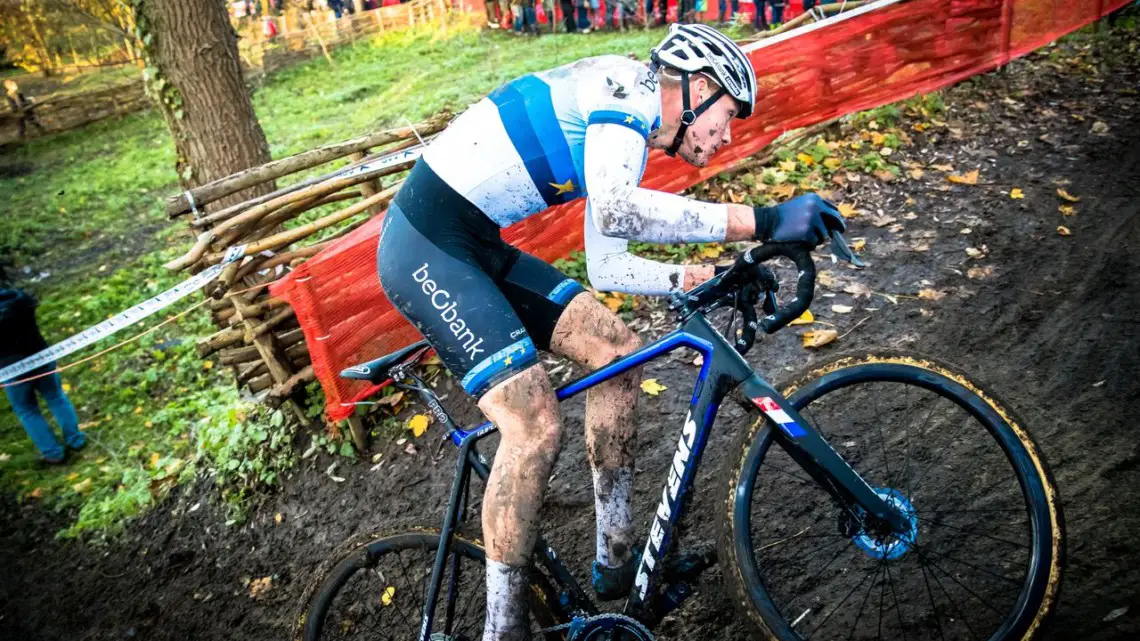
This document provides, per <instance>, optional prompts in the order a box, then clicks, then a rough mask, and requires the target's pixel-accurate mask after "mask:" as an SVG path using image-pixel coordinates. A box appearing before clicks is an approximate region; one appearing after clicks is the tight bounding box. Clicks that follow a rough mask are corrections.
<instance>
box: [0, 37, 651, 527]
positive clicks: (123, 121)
mask: <svg viewBox="0 0 1140 641" xmlns="http://www.w3.org/2000/svg"><path fill="white" fill-rule="evenodd" d="M660 37H661V32H660V31H659V30H658V31H649V32H641V31H637V32H633V33H631V34H623V35H610V34H605V35H602V34H599V35H594V36H589V37H582V36H571V35H559V36H546V37H543V38H539V39H537V40H532V39H520V38H514V37H512V36H509V35H505V34H501V33H483V32H479V31H474V30H470V29H466V30H463V29H456V28H454V27H453V28H452V30H451V33H450V35H449V37H447V38H442V37H439V36H438V34H437V33H435V32H433V31H432V30H430V29H419V30H413V31H407V32H401V33H390V34H385V35H382V36H379V37H376V38H374V39H371V40H367V41H361V42H359V43H358V44H356V45H352V46H346V47H343V48H340V49H337V50H335V51H334V52H333V57H334V60H335V62H336V66H335V68H331V69H330V67H329V65H328V63H327V62H326V61H325V60H324V59H323V58H316V59H313V60H310V61H307V62H304V63H301V64H298V65H297V66H295V67H292V68H290V69H286V70H282V71H280V72H278V73H276V74H273V75H272V76H270V77H268V78H266V79H265V81H264V83H263V84H262V86H261V88H259V89H258V90H257V91H256V93H255V94H254V106H255V108H256V110H257V113H258V117H259V118H260V121H261V123H262V126H263V128H264V130H265V132H266V136H267V137H268V139H269V142H270V147H271V150H272V154H273V156H274V157H281V156H284V155H288V154H292V153H297V152H300V151H304V150H306V149H309V148H312V147H315V146H318V145H322V144H326V143H330V142H335V141H338V140H342V139H345V138H350V137H353V136H357V135H360V134H362V133H365V132H367V131H371V130H374V129H378V128H383V127H387V126H391V125H402V124H404V122H405V121H411V122H416V121H418V120H422V119H423V118H425V117H426V116H428V115H430V114H432V113H435V112H436V111H438V110H439V109H441V108H445V107H447V108H450V109H452V110H453V111H456V112H458V111H461V110H462V109H463V108H465V106H466V105H468V104H470V103H473V102H475V101H476V100H478V99H479V98H481V97H482V96H483V95H485V94H486V93H488V92H489V91H490V90H491V89H493V88H494V87H495V86H497V85H498V84H500V83H502V82H503V81H505V80H508V79H510V78H513V77H515V76H518V75H521V74H523V73H526V72H528V71H534V70H539V69H544V68H549V67H552V66H555V65H558V64H562V63H565V62H569V61H572V60H575V59H578V58H582V57H586V56H590V55H598V54H603V53H618V54H625V53H630V52H633V53H638V54H640V55H641V56H642V57H644V56H645V54H646V53H647V52H648V50H649V47H650V46H651V45H652V44H654V43H656V42H657V41H658V40H659V39H660ZM175 190H176V176H175V173H174V150H173V145H172V144H171V141H170V137H169V135H168V133H167V131H166V128H165V126H164V124H163V122H162V119H161V117H160V116H159V115H158V114H157V113H156V112H153V111H151V112H146V113H141V114H135V115H132V116H128V117H123V118H117V119H112V120H106V121H102V122H100V123H97V124H95V125H92V126H88V127H85V128H83V129H80V130H76V131H72V132H67V133H63V134H59V135H55V136H51V137H48V138H44V139H40V140H35V141H33V142H31V143H29V144H27V145H24V146H22V147H20V148H18V149H15V150H8V151H6V152H3V155H2V156H0V211H3V212H4V214H3V215H4V224H3V225H0V257H3V259H4V261H5V262H8V263H10V264H13V265H14V266H15V267H16V273H17V274H23V273H24V270H25V268H27V270H28V273H29V274H31V275H35V274H40V273H43V272H46V273H48V274H50V275H49V276H48V277H46V278H44V279H41V280H39V281H38V282H35V283H31V282H28V281H24V282H22V283H20V286H21V287H24V288H26V289H29V290H31V291H32V292H33V293H34V294H35V295H36V296H37V298H39V299H40V301H41V307H40V310H39V314H38V317H39V322H40V325H41V328H42V330H43V332H44V334H45V336H46V338H47V339H48V341H49V342H56V341H59V340H61V339H63V338H65V337H67V336H69V335H71V334H73V333H75V332H77V331H80V330H82V329H83V328H85V327H88V326H90V325H92V324H94V323H96V322H98V321H100V320H102V319H104V318H106V317H107V316H109V315H112V314H115V313H117V312H119V311H121V310H123V309H125V308H126V307H128V306H130V305H132V304H134V303H137V302H139V301H140V300H143V299H145V298H148V297H150V296H153V295H155V294H156V293H158V292H159V291H162V290H163V289H165V288H167V287H169V286H171V285H173V284H174V283H176V282H178V281H180V280H182V279H183V278H184V277H185V274H171V273H168V272H167V271H166V270H164V269H163V268H162V266H161V265H162V263H163V262H165V261H167V260H170V259H171V258H173V257H175V256H177V255H179V254H180V253H181V252H182V251H185V249H186V248H187V247H188V245H189V236H188V234H187V232H186V231H185V224H184V222H181V221H180V222H176V223H171V222H169V221H167V220H166V219H165V216H164V214H163V212H162V206H161V200H162V198H163V197H164V196H166V195H169V194H171V193H174V191H175ZM191 300H193V299H191ZM189 304H190V303H189V302H183V303H180V304H179V305H177V306H176V307H174V308H171V309H170V310H168V312H167V313H173V312H175V311H178V310H181V309H184V308H185V307H186V306H187V305H189ZM167 313H163V314H162V315H160V316H156V317H154V320H151V321H150V322H149V324H146V323H144V324H142V325H139V326H136V327H133V328H131V329H130V330H127V331H126V332H124V333H123V334H121V335H120V336H119V337H117V338H123V337H126V336H128V335H130V334H131V333H133V332H137V331H139V330H141V329H142V328H144V327H148V326H152V325H153V323H154V322H157V319H159V318H163V317H165V316H166V315H167ZM211 331H212V329H211V327H210V325H209V322H208V320H207V319H206V315H205V314H204V313H200V312H199V313H192V314H190V315H189V316H187V317H186V318H184V319H183V320H182V321H180V322H179V323H178V324H176V325H171V326H167V327H164V328H162V329H160V330H159V331H157V332H156V333H154V334H152V335H150V336H147V337H144V338H143V339H141V340H140V341H138V342H137V343H133V344H131V345H129V346H127V347H125V348H123V349H120V350H118V351H115V352H112V353H111V354H109V355H107V356H105V357H102V358H100V359H99V360H97V361H95V362H93V363H91V364H87V365H82V366H80V367H77V368H74V369H71V370H69V371H67V372H65V373H64V377H63V378H64V381H65V383H66V384H67V385H68V387H69V388H70V392H69V395H70V397H71V399H72V401H73V402H74V404H75V406H76V409H77V410H78V413H79V417H80V422H81V424H82V425H83V429H84V430H85V431H86V432H87V433H88V435H89V436H90V437H91V438H90V445H89V446H88V448H87V450H85V451H84V452H83V453H82V455H81V456H79V457H77V460H75V461H74V462H72V463H70V464H69V465H68V466H66V467H62V468H43V467H40V466H39V465H37V463H36V460H37V458H38V456H37V453H36V452H35V449H34V448H33V446H32V444H31V442H30V441H29V440H28V439H27V437H26V436H25V435H24V433H23V429H22V428H21V426H20V425H19V423H18V422H17V421H16V419H15V416H14V415H13V414H12V412H11V409H10V407H9V406H8V403H7V399H0V491H2V492H8V493H10V494H14V495H15V496H17V497H18V499H19V500H21V501H39V502H40V503H41V504H42V505H43V506H45V507H48V508H50V509H55V510H62V511H65V512H66V513H67V514H68V516H69V520H70V525H69V526H68V527H67V528H66V529H65V530H64V531H63V533H62V534H63V535H65V536H92V535H96V534H98V533H107V532H114V531H116V530H118V529H119V528H121V527H122V525H123V523H124V521H125V520H126V519H128V518H129V517H132V516H135V515H137V514H140V513H142V512H143V511H145V510H146V509H147V508H148V507H149V506H151V505H153V504H154V503H155V502H156V501H157V500H158V499H160V498H161V497H162V496H163V495H164V494H165V493H166V492H167V491H169V489H170V488H171V487H173V486H174V485H176V484H177V483H179V482H185V481H187V480H189V479H191V478H193V477H194V476H195V474H197V473H204V472H205V473H212V474H215V475H217V477H218V480H219V481H220V485H221V486H222V487H223V492H224V494H225V496H226V498H228V499H229V500H230V501H231V504H233V505H235V506H238V507H239V508H240V506H241V505H243V504H244V503H245V501H246V500H247V499H248V497H249V496H250V494H251V492H256V490H257V489H258V488H261V487H264V486H265V485H269V484H272V483H273V482H274V481H275V480H276V478H277V476H278V475H279V474H280V472H281V471H282V470H284V469H285V468H287V467H288V465H289V464H290V462H291V461H292V454H291V451H290V449H289V447H288V443H287V442H286V441H287V440H288V439H287V438H285V436H286V435H287V432H286V431H284V428H283V427H282V424H281V422H280V421H281V417H280V415H279V414H274V413H266V412H265V411H264V410H260V409H257V408H253V407H250V406H248V405H246V404H244V403H243V402H242V401H241V400H240V399H239V395H238V392H237V391H236V390H235V389H234V387H233V383H232V378H231V375H230V372H228V371H223V370H222V368H218V367H211V368H207V367H206V366H205V364H204V363H203V362H202V361H200V360H198V359H197V358H196V357H195V356H194V354H193V342H194V340H195V339H196V338H197V337H199V336H202V335H205V334H208V333H209V332H211ZM110 342H111V341H108V343H110ZM105 346H106V345H105V344H102V345H100V346H99V347H105ZM93 351H94V349H89V350H87V352H85V353H91V352H93ZM81 355H82V354H80V355H75V356H71V357H68V358H66V359H64V361H65V362H71V361H73V360H75V359H76V358H78V357H80V356H81ZM329 447H332V446H331V445H330V446H329Z"/></svg>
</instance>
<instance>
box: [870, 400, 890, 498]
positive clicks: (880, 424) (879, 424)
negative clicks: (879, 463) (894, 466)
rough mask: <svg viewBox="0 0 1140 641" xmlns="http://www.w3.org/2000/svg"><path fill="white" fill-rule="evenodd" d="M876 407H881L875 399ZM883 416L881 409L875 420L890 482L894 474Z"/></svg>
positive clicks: (887, 479)
mask: <svg viewBox="0 0 1140 641" xmlns="http://www.w3.org/2000/svg"><path fill="white" fill-rule="evenodd" d="M875 407H876V408H878V407H879V402H878V401H875ZM882 416H883V412H882V411H881V410H880V411H879V413H878V414H876V415H875V419H874V420H875V428H876V429H877V430H878V432H879V441H880V443H879V449H881V450H882V452H883V467H884V468H886V470H887V476H886V482H887V483H890V480H891V476H892V474H891V461H890V459H888V458H887V437H886V436H885V435H884V434H883V422H882V421H881V420H880V419H881V418H882Z"/></svg>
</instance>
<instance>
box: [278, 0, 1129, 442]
mask: <svg viewBox="0 0 1140 641" xmlns="http://www.w3.org/2000/svg"><path fill="white" fill-rule="evenodd" d="M1128 1H1129V0H911V1H909V2H901V3H897V4H891V5H888V6H884V7H882V8H877V9H874V10H873V11H869V12H867V13H865V14H863V15H859V16H857V17H854V18H850V19H847V20H843V21H839V22H836V23H834V24H829V25H826V26H822V27H820V28H818V29H814V30H811V31H809V32H807V33H803V34H801V35H797V36H795V37H789V38H786V39H781V38H776V39H775V40H777V41H776V42H763V41H762V42H761V43H757V44H754V45H750V46H749V47H748V50H749V55H750V57H751V58H752V63H753V65H754V66H755V68H756V72H757V76H758V78H759V81H760V93H759V101H758V102H759V104H758V105H757V107H756V110H755V114H756V115H754V116H753V117H752V118H749V119H748V120H746V121H743V122H741V123H738V124H734V125H733V142H732V144H731V145H729V146H728V147H726V148H724V149H723V150H722V151H721V152H720V153H719V155H718V156H717V158H716V164H715V165H712V166H709V167H706V168H704V169H698V168H696V167H692V166H689V165H687V164H685V163H684V162H683V161H681V160H678V159H672V158H668V157H667V156H665V155H664V154H663V153H661V152H657V151H655V152H652V153H651V154H650V158H649V165H648V168H647V169H646V172H645V179H644V180H643V182H642V185H643V186H645V187H647V188H650V189H658V190H665V191H674V192H678V191H681V190H684V189H686V188H688V187H690V186H692V185H694V184H696V183H698V182H700V181H702V180H705V179H707V178H709V177H711V176H713V175H715V174H717V173H719V172H721V171H723V170H725V169H727V168H729V167H730V166H732V165H733V164H734V163H736V162H737V161H739V160H741V159H744V158H746V157H748V156H752V155H754V154H756V153H757V152H759V151H761V150H762V149H763V148H764V147H765V146H766V145H768V144H769V143H771V142H772V141H773V140H774V139H775V138H776V137H777V136H778V135H779V134H780V133H782V132H784V131H788V130H791V129H796V128H799V127H804V126H808V125H812V124H815V123H818V122H822V121H825V120H827V119H829V118H833V117H836V116H839V115H842V114H847V113H852V112H855V111H859V110H862V109H869V108H871V107H875V106H879V105H883V104H888V103H891V102H895V101H898V100H901V99H904V98H907V97H910V96H913V95H915V94H919V93H925V92H930V91H933V90H936V89H939V88H941V87H945V86H947V85H950V84H953V83H955V82H958V81H960V80H962V79H964V78H967V77H970V76H973V75H976V74H978V73H982V72H984V71H988V70H990V69H993V68H995V67H997V66H999V65H1002V64H1005V63H1007V62H1008V61H1009V60H1010V59H1012V58H1015V57H1017V56H1021V55H1023V54H1025V53H1027V52H1029V51H1032V50H1034V49H1036V48H1038V47H1041V46H1043V45H1045V44H1047V43H1049V42H1051V41H1053V40H1055V39H1057V38H1058V37H1060V36H1062V35H1064V34H1066V33H1069V32H1071V31H1074V30H1076V29H1078V28H1080V27H1082V26H1084V25H1086V24H1088V23H1090V22H1092V21H1094V20H1096V19H1098V18H1099V17H1101V16H1104V15H1107V14H1108V12H1110V11H1112V10H1114V9H1117V8H1120V7H1122V6H1124V5H1125V4H1127V3H1128ZM796 4H797V5H799V4H800V3H799V2H798V0H797V1H796ZM584 209H585V203H584V201H583V200H578V201H576V202H573V203H569V204H566V205H563V206H559V207H555V208H553V209H551V210H549V211H547V212H545V213H543V214H540V215H538V216H534V217H532V218H529V219H527V220H525V221H523V222H521V223H519V224H517V225H514V226H513V227H510V228H509V229H506V230H504V234H503V235H504V238H505V239H506V240H507V241H508V242H510V243H512V244H515V245H517V246H518V247H520V248H521V249H523V250H525V251H528V252H530V253H533V254H535V255H537V256H539V257H541V258H543V259H546V260H554V259H557V258H560V257H564V256H566V255H567V254H568V253H570V252H571V251H573V250H576V249H580V248H581V247H582V215H583V212H584ZM382 218H383V215H378V216H376V217H375V218H373V219H372V220H371V221H369V222H368V223H367V224H365V225H363V226H361V227H360V228H359V229H357V230H356V231H354V232H353V233H352V234H350V235H348V236H346V237H345V238H344V239H342V240H341V241H339V242H338V243H336V244H335V245H334V246H332V247H329V248H328V249H326V250H324V251H322V252H321V253H319V254H317V255H316V256H314V257H313V258H312V259H310V260H309V261H308V262H306V263H304V264H302V265H300V266H299V267H298V268H297V269H296V270H295V271H294V272H293V273H292V274H290V275H289V276H288V277H286V278H284V279H282V280H281V281H280V282H278V283H276V284H275V285H274V286H273V288H272V293H273V294H274V295H276V296H280V297H282V298H284V299H286V300H287V301H288V302H289V304H290V305H292V306H293V309H294V310H295V311H296V313H297V319H298V320H299V321H300V323H301V327H302V328H303V329H304V332H305V340H306V342H307V343H308V346H309V353H310V355H311V356H312V361H313V369H314V371H315V373H316V375H317V378H318V380H319V381H320V383H321V385H322V387H323V388H324V391H325V394H326V397H327V412H328V416H329V418H330V419H333V420H336V419H342V418H346V417H347V416H349V415H350V414H351V412H352V403H353V402H355V401H358V400H361V399H363V398H365V397H367V396H368V395H370V394H372V393H374V392H375V391H376V390H377V389H378V388H377V387H376V386H372V385H368V384H367V383H363V382H360V381H348V380H344V379H341V378H339V377H338V375H337V374H338V372H340V370H341V369H343V368H345V367H348V366H350V365H353V364H355V363H358V362H361V361H365V360H369V359H372V358H376V357H378V356H380V355H382V354H384V353H387V352H389V351H392V350H395V349H398V348H400V347H402V346H404V345H407V344H409V343H411V342H413V341H415V340H418V339H419V334H418V332H416V330H415V329H414V328H413V327H411V326H410V325H409V324H407V323H406V322H405V321H404V320H403V318H401V316H400V315H399V314H398V313H397V312H396V310H394V309H393V308H392V306H391V304H389V302H388V300H387V299H386V298H385V297H384V293H383V291H382V290H381V288H380V282H379V279H378V277H377V274H376V238H377V234H378V232H379V228H380V224H381V221H382Z"/></svg>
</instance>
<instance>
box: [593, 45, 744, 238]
mask: <svg viewBox="0 0 1140 641" xmlns="http://www.w3.org/2000/svg"><path fill="white" fill-rule="evenodd" d="M598 75H599V76H602V75H605V78H604V79H603V80H599V81H597V82H596V83H595V86H594V88H593V89H594V96H593V98H592V99H590V100H588V102H589V103H590V104H589V105H587V108H588V115H587V118H586V122H587V124H586V135H585V141H584V147H585V149H584V151H583V163H582V164H583V180H584V181H585V186H586V193H587V194H588V198H589V200H590V209H591V211H592V215H593V223H594V226H595V228H596V229H597V231H599V232H600V233H602V234H603V235H606V236H611V237H615V238H623V239H625V240H640V241H645V242H652V243H679V242H715V241H722V240H724V237H725V232H726V229H727V226H728V207H727V205H724V204H720V203H704V202H700V201H697V200H692V199H689V198H685V197H683V196H678V195H675V194H670V193H666V192H659V191H653V190H650V189H642V188H640V187H638V183H639V182H641V175H642V172H643V171H644V170H645V160H646V157H647V145H646V141H647V139H648V137H649V134H650V132H651V131H652V130H653V129H654V128H656V126H658V124H659V112H660V109H661V98H660V93H659V85H658V82H657V78H656V76H655V75H654V74H653V72H652V71H650V70H649V68H648V67H646V66H645V65H642V64H640V63H637V62H635V61H632V60H625V59H620V58H619V59H617V60H615V61H614V64H613V65H611V66H610V67H609V68H608V69H604V70H602V72H601V73H599V74H598Z"/></svg>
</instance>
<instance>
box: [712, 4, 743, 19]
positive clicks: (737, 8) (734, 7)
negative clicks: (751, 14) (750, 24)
mask: <svg viewBox="0 0 1140 641" xmlns="http://www.w3.org/2000/svg"><path fill="white" fill-rule="evenodd" d="M726 5H728V0H720V15H719V16H718V17H717V22H719V23H721V24H725V23H727V22H731V21H732V18H733V16H735V15H736V14H738V13H740V0H732V13H730V14H728V17H727V18H726V17H725V15H724V12H725V11H726V10H727V9H728V7H727V6H726Z"/></svg>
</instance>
